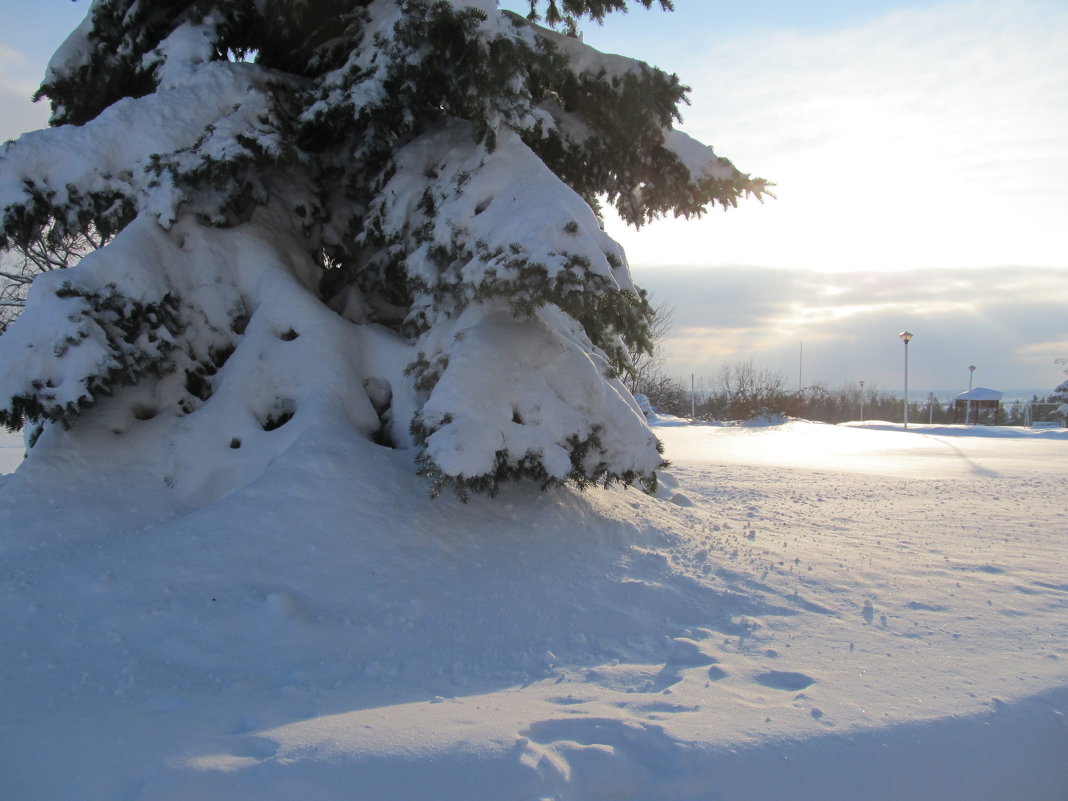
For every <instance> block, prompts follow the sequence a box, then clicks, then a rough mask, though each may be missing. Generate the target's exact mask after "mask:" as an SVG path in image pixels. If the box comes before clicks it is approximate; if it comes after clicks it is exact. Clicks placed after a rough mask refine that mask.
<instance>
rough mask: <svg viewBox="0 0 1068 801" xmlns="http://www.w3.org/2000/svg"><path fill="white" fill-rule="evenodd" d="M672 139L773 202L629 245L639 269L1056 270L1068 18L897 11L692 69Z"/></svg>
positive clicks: (1016, 6) (979, 10)
mask: <svg viewBox="0 0 1068 801" xmlns="http://www.w3.org/2000/svg"><path fill="white" fill-rule="evenodd" d="M688 60H689V61H690V63H689V64H682V63H680V64H679V66H678V69H679V72H680V76H681V77H682V79H683V80H684V81H685V82H686V83H689V84H691V85H692V86H694V91H693V93H692V101H693V107H692V108H691V109H689V110H688V112H687V113H686V115H685V116H686V119H685V124H684V127H685V128H686V129H687V130H688V131H690V132H691V133H692V134H694V135H695V136H697V137H698V138H699V139H702V140H703V141H706V142H708V143H709V144H712V145H713V146H715V147H716V149H717V152H719V153H721V154H722V155H725V156H727V157H728V158H731V159H732V160H734V162H735V163H736V164H737V165H738V166H739V168H740V169H742V170H744V171H747V172H751V173H753V174H758V175H761V176H762V177H765V178H768V179H770V180H772V181H775V182H776V184H777V187H776V189H775V190H774V191H775V192H776V194H777V196H778V199H777V200H773V201H769V202H767V203H766V204H764V205H763V206H761V205H760V204H757V203H754V202H748V203H745V204H743V206H742V207H741V208H739V209H737V210H732V211H730V212H728V213H727V214H726V216H720V215H719V214H712V215H709V216H708V217H706V218H705V219H704V220H702V221H700V222H688V223H684V222H681V221H674V220H670V221H664V222H659V223H656V224H654V225H652V226H649V227H648V228H647V229H644V230H643V231H641V232H640V233H638V234H635V233H633V232H629V231H627V232H624V231H622V229H621V228H620V227H619V226H618V225H613V227H612V228H611V229H610V230H611V231H612V233H613V234H614V235H616V236H619V237H620V238H621V239H622V241H623V244H624V245H625V247H626V248H627V251H628V255H629V257H630V260H631V262H632V263H634V264H646V263H665V262H670V263H676V264H694V265H698V264H709V263H717V262H731V261H733V262H748V263H760V264H767V265H772V266H780V267H790V268H805V269H818V270H854V269H880V270H899V269H908V268H914V267H917V266H921V265H928V266H960V265H992V264H998V263H1034V264H1044V265H1052V266H1068V264H1066V259H1065V255H1064V250H1063V248H1062V247H1061V243H1060V235H1059V229H1060V225H1061V221H1062V220H1063V219H1064V218H1065V216H1068V193H1065V191H1064V189H1063V187H1064V186H1065V185H1068V138H1066V137H1064V136H1063V131H1065V130H1068V13H1064V12H1057V11H1054V10H1053V9H1052V8H1051V7H1050V6H1048V5H1044V4H1035V3H997V4H995V3H988V2H980V3H952V4H943V5H938V6H935V7H932V8H929V9H907V10H900V11H896V12H893V13H890V14H887V15H885V16H883V17H881V18H879V19H876V20H874V21H871V22H867V23H865V24H863V25H859V26H856V27H851V28H846V29H841V30H836V31H832V32H826V33H811V32H805V33H798V32H791V31H783V32H777V33H768V34H763V35H757V36H752V37H749V38H746V39H742V40H737V41H734V42H731V43H729V44H723V45H719V46H716V47H713V48H712V49H711V50H709V51H706V52H702V53H693V54H692V56H691V57H690V58H689V59H688Z"/></svg>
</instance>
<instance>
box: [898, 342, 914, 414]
mask: <svg viewBox="0 0 1068 801" xmlns="http://www.w3.org/2000/svg"><path fill="white" fill-rule="evenodd" d="M898 336H899V337H901V341H902V342H904V343H905V430H906V431H908V428H909V341H910V340H911V339H912V334H910V333H909V332H908V331H902V332H901V333H900V334H898Z"/></svg>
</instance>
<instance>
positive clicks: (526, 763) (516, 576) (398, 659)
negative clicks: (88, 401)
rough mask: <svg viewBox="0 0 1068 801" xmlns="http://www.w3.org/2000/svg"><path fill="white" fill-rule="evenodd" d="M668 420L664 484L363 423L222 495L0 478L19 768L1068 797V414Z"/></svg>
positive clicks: (837, 794)
mask: <svg viewBox="0 0 1068 801" xmlns="http://www.w3.org/2000/svg"><path fill="white" fill-rule="evenodd" d="M272 433H274V432H272ZM657 434H658V435H659V436H660V437H661V438H662V439H663V440H664V442H665V444H666V454H665V456H666V457H667V458H668V459H669V460H671V462H672V466H671V468H670V469H669V474H668V475H667V476H665V478H664V481H663V486H662V489H661V491H660V493H659V495H658V496H657V497H650V496H647V495H644V494H642V493H641V492H639V491H637V490H635V489H623V488H613V489H610V490H607V491H600V490H597V491H590V492H587V493H579V492H577V491H573V490H571V489H561V490H553V491H550V492H548V493H545V494H542V493H539V492H538V491H537V490H536V489H534V488H530V487H511V488H508V489H507V490H505V491H504V492H502V495H501V497H498V498H497V499H488V498H482V497H475V498H472V500H471V502H470V503H468V504H466V505H465V504H461V503H460V502H459V501H457V500H456V499H454V498H452V497H447V496H443V497H441V498H438V499H436V500H431V499H430V498H429V497H428V495H427V487H426V484H425V483H424V482H422V481H421V480H419V479H418V478H415V477H414V476H413V475H412V466H411V464H409V463H408V461H407V459H408V457H406V456H405V455H404V453H403V452H399V451H392V450H389V449H386V448H382V447H379V446H376V445H374V444H372V443H369V442H367V441H366V440H364V439H361V438H359V437H357V436H352V435H349V434H346V433H345V430H344V429H343V428H341V427H340V426H339V427H330V426H324V427H321V428H310V429H308V430H306V431H305V432H304V433H303V435H302V436H301V437H300V438H299V439H297V440H296V441H294V442H293V443H292V444H290V445H289V446H288V447H287V448H285V449H283V450H282V452H281V454H280V456H279V457H278V458H277V459H276V460H275V461H274V462H273V463H272V464H271V466H270V467H269V468H268V469H267V471H266V472H265V473H264V474H263V475H262V476H260V477H259V478H257V479H255V480H254V481H252V483H250V484H249V485H247V486H244V487H242V488H239V489H236V490H235V491H232V492H230V493H229V494H225V495H224V496H223V497H221V498H219V499H218V500H216V501H214V502H212V503H210V504H209V505H207V506H204V507H202V508H199V509H195V510H192V511H190V510H189V509H188V508H184V507H183V504H182V502H179V501H177V500H176V498H180V497H182V496H181V495H180V493H176V492H175V488H174V487H171V486H168V484H167V483H166V481H165V477H166V474H167V471H166V469H164V468H165V466H166V465H167V464H170V462H168V460H170V461H171V462H173V460H174V459H175V458H176V456H175V454H173V453H172V454H159V455H158V456H155V457H153V456H150V455H146V454H144V453H142V454H140V455H139V457H138V459H137V460H133V461H131V462H130V463H128V464H127V465H126V466H125V467H123V468H121V469H117V470H116V472H114V473H108V474H102V473H101V471H100V470H99V468H98V467H97V466H96V465H94V463H93V458H92V451H91V449H86V450H84V451H80V450H78V449H77V448H72V449H70V451H69V452H63V453H59V454H52V455H51V456H52V458H50V459H48V460H31V461H29V462H27V463H26V464H25V465H23V466H22V467H21V468H20V469H19V470H18V471H17V472H14V473H11V474H6V475H0V555H2V561H0V571H2V577H3V578H2V584H0V610H2V615H3V619H4V621H5V633H4V648H3V650H2V651H0V675H2V676H3V677H4V680H3V683H2V685H0V687H2V689H0V709H2V710H3V711H2V712H0V731H2V733H3V740H4V743H5V747H4V749H3V751H2V755H0V777H2V785H0V786H3V788H4V790H3V791H2V793H0V795H2V796H3V797H4V798H11V799H33V800H34V801H70V799H75V798H76V799H79V801H96V800H99V801H105V800H106V801H127V800H128V801H165V800H166V801H186V800H187V799H188V800H189V801H193V800H194V799H195V800H196V801H211V800H212V799H226V801H244V800H245V799H249V800H250V801H251V800H252V799H255V801H275V800H278V801H281V800H282V799H286V801H289V800H290V799H294V798H310V799H316V800H317V801H334V799H337V801H341V799H345V800H346V801H349V800H350V799H360V801H377V800H378V799H382V801H386V800H387V799H388V800H389V801H398V800H401V801H403V800H404V799H413V800H414V799H420V800H422V799H442V800H443V801H444V800H446V799H449V800H451V799H461V798H462V799H465V801H508V800H512V799H514V801H534V800H535V799H539V800H545V799H554V800H556V801H571V800H575V801H579V800H581V801H591V800H592V799H642V800H648V801H654V799H655V801H665V800H671V799H674V800H676V801H698V799H700V800H701V801H707V799H717V800H718V801H734V800H735V799H738V801H742V800H743V799H744V800H745V801H762V800H763V799H768V800H769V801H771V799H775V800H776V801H781V800H782V799H814V800H815V801H846V800H847V799H850V800H852V799H858V798H863V799H868V800H869V801H879V800H880V799H885V800H886V801H891V800H894V801H898V800H899V799H909V801H923V800H924V799H931V800H932V801H933V800H934V799H938V801H943V800H944V799H947V798H967V799H969V801H984V800H985V799H989V800H990V801H995V800H996V801H1003V800H1004V799H1008V798H1015V799H1028V800H1029V801H1044V800H1045V799H1049V801H1061V800H1062V799H1063V798H1064V797H1065V792H1066V791H1068V790H1066V788H1068V761H1066V760H1065V759H1064V755H1065V754H1066V753H1068V583H1066V582H1068V579H1066V576H1068V552H1066V549H1065V547H1064V538H1065V536H1068V511H1066V510H1068V502H1066V498H1068V459H1065V451H1066V449H1068V432H1063V431H1043V432H1030V431H1026V430H1021V429H1016V430H1008V429H982V428H975V427H973V428H965V427H940V428H939V427H936V428H928V427H926V426H915V427H913V428H910V430H909V431H908V432H903V431H901V430H900V429H899V428H896V427H893V426H890V425H889V424H885V425H880V424H870V425H869V426H867V427H861V426H859V425H854V426H827V425H819V424H814V423H805V422H798V421H791V422H788V423H786V424H784V425H777V426H764V427H752V428H743V427H712V426H685V425H674V426H672V425H663V426H659V427H658V428H657ZM21 453H22V443H21V438H19V437H15V436H8V437H6V438H0V472H8V471H12V470H14V469H15V467H16V466H17V465H18V463H19V461H20V459H21ZM182 458H192V457H191V455H190V454H184V455H183V457H182ZM70 475H79V476H81V478H79V479H78V480H76V481H71V480H70V479H69V476H70ZM372 475H373V476H374V479H373V480H368V478H367V477H368V476H372ZM61 476H65V477H66V478H64V479H62V480H61Z"/></svg>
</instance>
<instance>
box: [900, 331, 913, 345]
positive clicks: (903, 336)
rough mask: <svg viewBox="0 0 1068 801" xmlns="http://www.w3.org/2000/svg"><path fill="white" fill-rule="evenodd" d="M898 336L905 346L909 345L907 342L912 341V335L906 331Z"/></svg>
mask: <svg viewBox="0 0 1068 801" xmlns="http://www.w3.org/2000/svg"><path fill="white" fill-rule="evenodd" d="M898 336H899V337H901V341H902V342H904V343H905V344H906V345H907V344H909V340H910V339H912V334H911V333H909V332H908V331H902V332H901V333H900V334H898Z"/></svg>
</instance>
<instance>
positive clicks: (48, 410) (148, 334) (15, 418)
mask: <svg viewBox="0 0 1068 801" xmlns="http://www.w3.org/2000/svg"><path fill="white" fill-rule="evenodd" d="M56 295H57V296H58V297H60V298H69V299H72V300H75V301H77V304H76V306H75V307H74V310H73V311H71V313H70V315H69V319H70V321H71V322H73V323H75V325H76V326H77V329H76V331H77V333H75V334H70V335H67V336H66V337H64V338H63V339H62V340H60V341H59V342H57V343H56V345H55V355H56V356H57V357H59V358H61V357H62V356H63V355H64V354H65V352H66V351H67V350H68V349H70V348H74V347H77V346H78V345H79V344H81V343H82V342H83V341H85V340H86V339H88V338H90V337H102V338H103V339H104V340H106V342H107V346H108V351H109V355H110V358H109V359H108V361H107V362H106V363H104V364H102V365H99V366H98V368H97V370H96V372H95V373H94V374H93V375H91V376H90V377H89V379H88V380H87V381H86V383H85V386H84V388H83V390H82V391H81V392H80V394H79V395H78V397H77V398H76V399H73V400H67V401H62V400H60V399H59V398H58V397H57V393H56V391H55V390H56V388H55V387H54V386H49V383H48V382H41V381H37V382H34V384H33V391H32V392H27V393H23V394H20V395H18V396H16V397H14V398H13V399H12V401H11V405H10V411H7V410H4V409H0V425H4V426H6V427H7V428H8V429H12V430H13V429H17V428H21V427H22V425H23V424H24V422H25V421H27V420H29V421H33V422H37V421H39V420H42V419H45V420H51V421H53V422H57V423H60V424H62V425H63V426H70V424H71V422H72V421H73V419H74V418H75V417H76V416H77V415H78V414H79V413H80V412H81V411H83V410H84V409H87V408H88V407H89V406H91V405H92V404H93V403H94V402H95V401H96V400H97V398H99V397H100V396H101V395H110V394H111V393H112V392H114V390H115V389H117V388H118V387H120V386H123V385H128V384H134V383H136V382H137V380H138V379H139V378H141V377H142V376H144V375H146V374H150V373H152V374H157V375H158V374H161V373H164V372H168V371H169V370H170V369H172V368H173V362H172V361H171V358H170V357H171V354H172V351H173V350H174V348H175V340H176V338H177V337H178V335H179V334H180V333H181V332H182V330H183V328H184V324H183V322H182V320H181V319H180V317H179V314H178V301H177V299H176V298H174V297H173V296H172V295H165V296H164V297H163V298H162V299H160V301H159V302H157V303H142V302H140V301H134V300H131V299H129V298H126V297H123V295H122V294H120V293H119V292H118V291H117V290H116V288H115V287H114V286H108V287H106V288H104V289H103V290H90V291H86V290H81V289H78V288H75V287H73V286H71V285H70V284H69V283H67V284H64V285H63V286H62V288H60V290H59V291H58V292H57V293H56Z"/></svg>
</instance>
